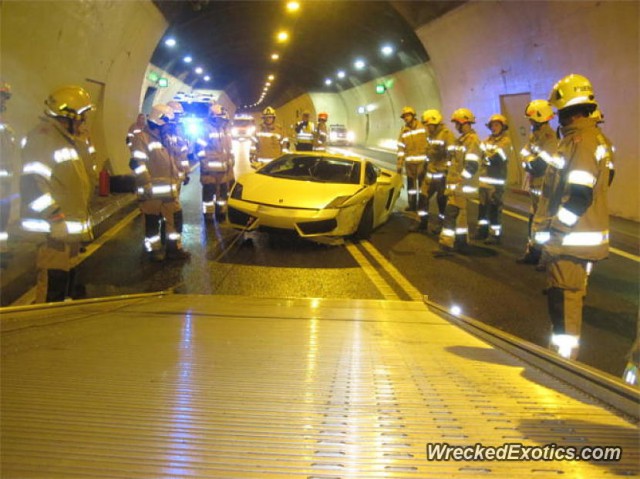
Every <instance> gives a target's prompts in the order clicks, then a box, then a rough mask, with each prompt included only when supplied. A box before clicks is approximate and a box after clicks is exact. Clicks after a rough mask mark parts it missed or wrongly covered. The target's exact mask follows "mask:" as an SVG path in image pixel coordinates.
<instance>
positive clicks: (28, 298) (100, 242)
mask: <svg viewBox="0 0 640 479" xmlns="http://www.w3.org/2000/svg"><path fill="white" fill-rule="evenodd" d="M138 215H140V210H139V209H138V208H136V209H135V211H132V212H131V213H129V214H128V215H127V216H125V217H124V218H122V219H121V220H120V221H119V222H118V223H116V224H115V225H113V226H112V227H111V228H110V229H109V230H107V231H106V232H105V233H104V234H103V235H101V236H100V237H99V238H98V239H97V240H95V241H94V242H92V243H91V244H90V245H88V246H87V248H86V251H85V252H84V253H82V254H80V255H79V256H78V260H77V261H76V263H75V266H78V265H79V264H80V263H82V262H83V261H84V260H85V259H87V258H88V257H89V256H91V255H92V254H94V253H95V252H96V251H98V250H99V249H100V248H102V247H103V246H104V245H105V243H106V242H107V241H109V240H110V239H112V238H113V237H114V236H115V235H117V234H118V233H119V232H120V231H122V229H123V228H124V227H125V226H127V225H128V224H129V223H131V222H132V221H133V220H134V219H135V218H136V217H138ZM35 299H36V287H35V286H34V287H33V288H31V289H30V290H29V291H27V292H26V293H24V294H23V295H22V296H20V297H19V298H18V299H16V300H15V301H14V302H13V303H11V306H25V305H27V304H33V302H34V301H35Z"/></svg>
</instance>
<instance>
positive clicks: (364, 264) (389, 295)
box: [346, 242, 400, 301]
mask: <svg viewBox="0 0 640 479" xmlns="http://www.w3.org/2000/svg"><path fill="white" fill-rule="evenodd" d="M346 248H347V251H348V252H349V253H350V254H351V256H353V259H355V260H356V262H357V263H358V264H359V265H360V267H361V268H362V270H363V271H364V273H365V274H366V275H367V276H368V277H369V279H370V280H371V282H372V283H373V284H374V285H375V287H376V288H378V291H380V293H381V294H382V296H384V299H388V300H396V301H399V300H400V297H399V296H398V295H397V294H396V293H395V291H393V288H392V287H391V286H389V284H388V283H387V282H386V281H385V280H384V278H383V277H382V276H380V273H378V272H377V271H376V269H375V268H374V267H373V265H372V264H371V263H369V261H368V260H367V258H365V256H364V255H363V254H362V253H361V252H360V251H359V250H358V247H357V246H356V245H354V244H353V243H349V242H347V243H346Z"/></svg>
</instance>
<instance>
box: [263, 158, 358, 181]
mask: <svg viewBox="0 0 640 479" xmlns="http://www.w3.org/2000/svg"><path fill="white" fill-rule="evenodd" d="M257 173H259V174H261V175H267V176H273V177H275V178H287V179H291V180H300V181H316V182H319V183H342V184H350V185H357V184H359V183H360V162H358V161H354V160H350V159H348V158H330V157H324V156H311V155H309V156H296V155H286V156H283V157H281V158H278V159H277V160H274V161H272V162H271V163H269V164H267V165H266V166H264V167H263V168H261V169H260V170H258V171H257Z"/></svg>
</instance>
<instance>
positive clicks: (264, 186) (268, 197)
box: [238, 173, 362, 209]
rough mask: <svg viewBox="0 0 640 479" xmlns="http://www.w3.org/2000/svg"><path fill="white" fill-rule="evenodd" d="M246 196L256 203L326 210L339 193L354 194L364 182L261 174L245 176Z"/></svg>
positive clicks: (244, 192) (244, 197)
mask: <svg viewBox="0 0 640 479" xmlns="http://www.w3.org/2000/svg"><path fill="white" fill-rule="evenodd" d="M238 183H240V184H241V185H242V187H243V189H242V199H243V200H244V201H250V202H252V203H260V204H263V205H271V206H279V207H285V208H311V209H322V208H324V207H325V206H327V205H328V204H329V203H331V202H332V201H333V200H334V199H336V198H337V197H338V196H352V195H354V194H355V193H356V192H357V191H359V190H360V189H361V188H362V186H360V185H346V184H336V183H317V182H314V181H300V180H288V179H285V178H273V177H270V176H266V175H260V174H258V173H249V174H247V175H244V176H242V177H241V178H240V179H239V180H238Z"/></svg>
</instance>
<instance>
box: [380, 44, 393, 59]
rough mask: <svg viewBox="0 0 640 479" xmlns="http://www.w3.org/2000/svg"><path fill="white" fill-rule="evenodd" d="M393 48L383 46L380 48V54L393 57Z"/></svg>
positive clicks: (387, 45)
mask: <svg viewBox="0 0 640 479" xmlns="http://www.w3.org/2000/svg"><path fill="white" fill-rule="evenodd" d="M393 51H394V50H393V47H392V46H391V45H389V44H386V45H383V46H382V48H380V52H381V53H382V54H383V55H384V56H385V57H388V56H391V55H392V54H393Z"/></svg>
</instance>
